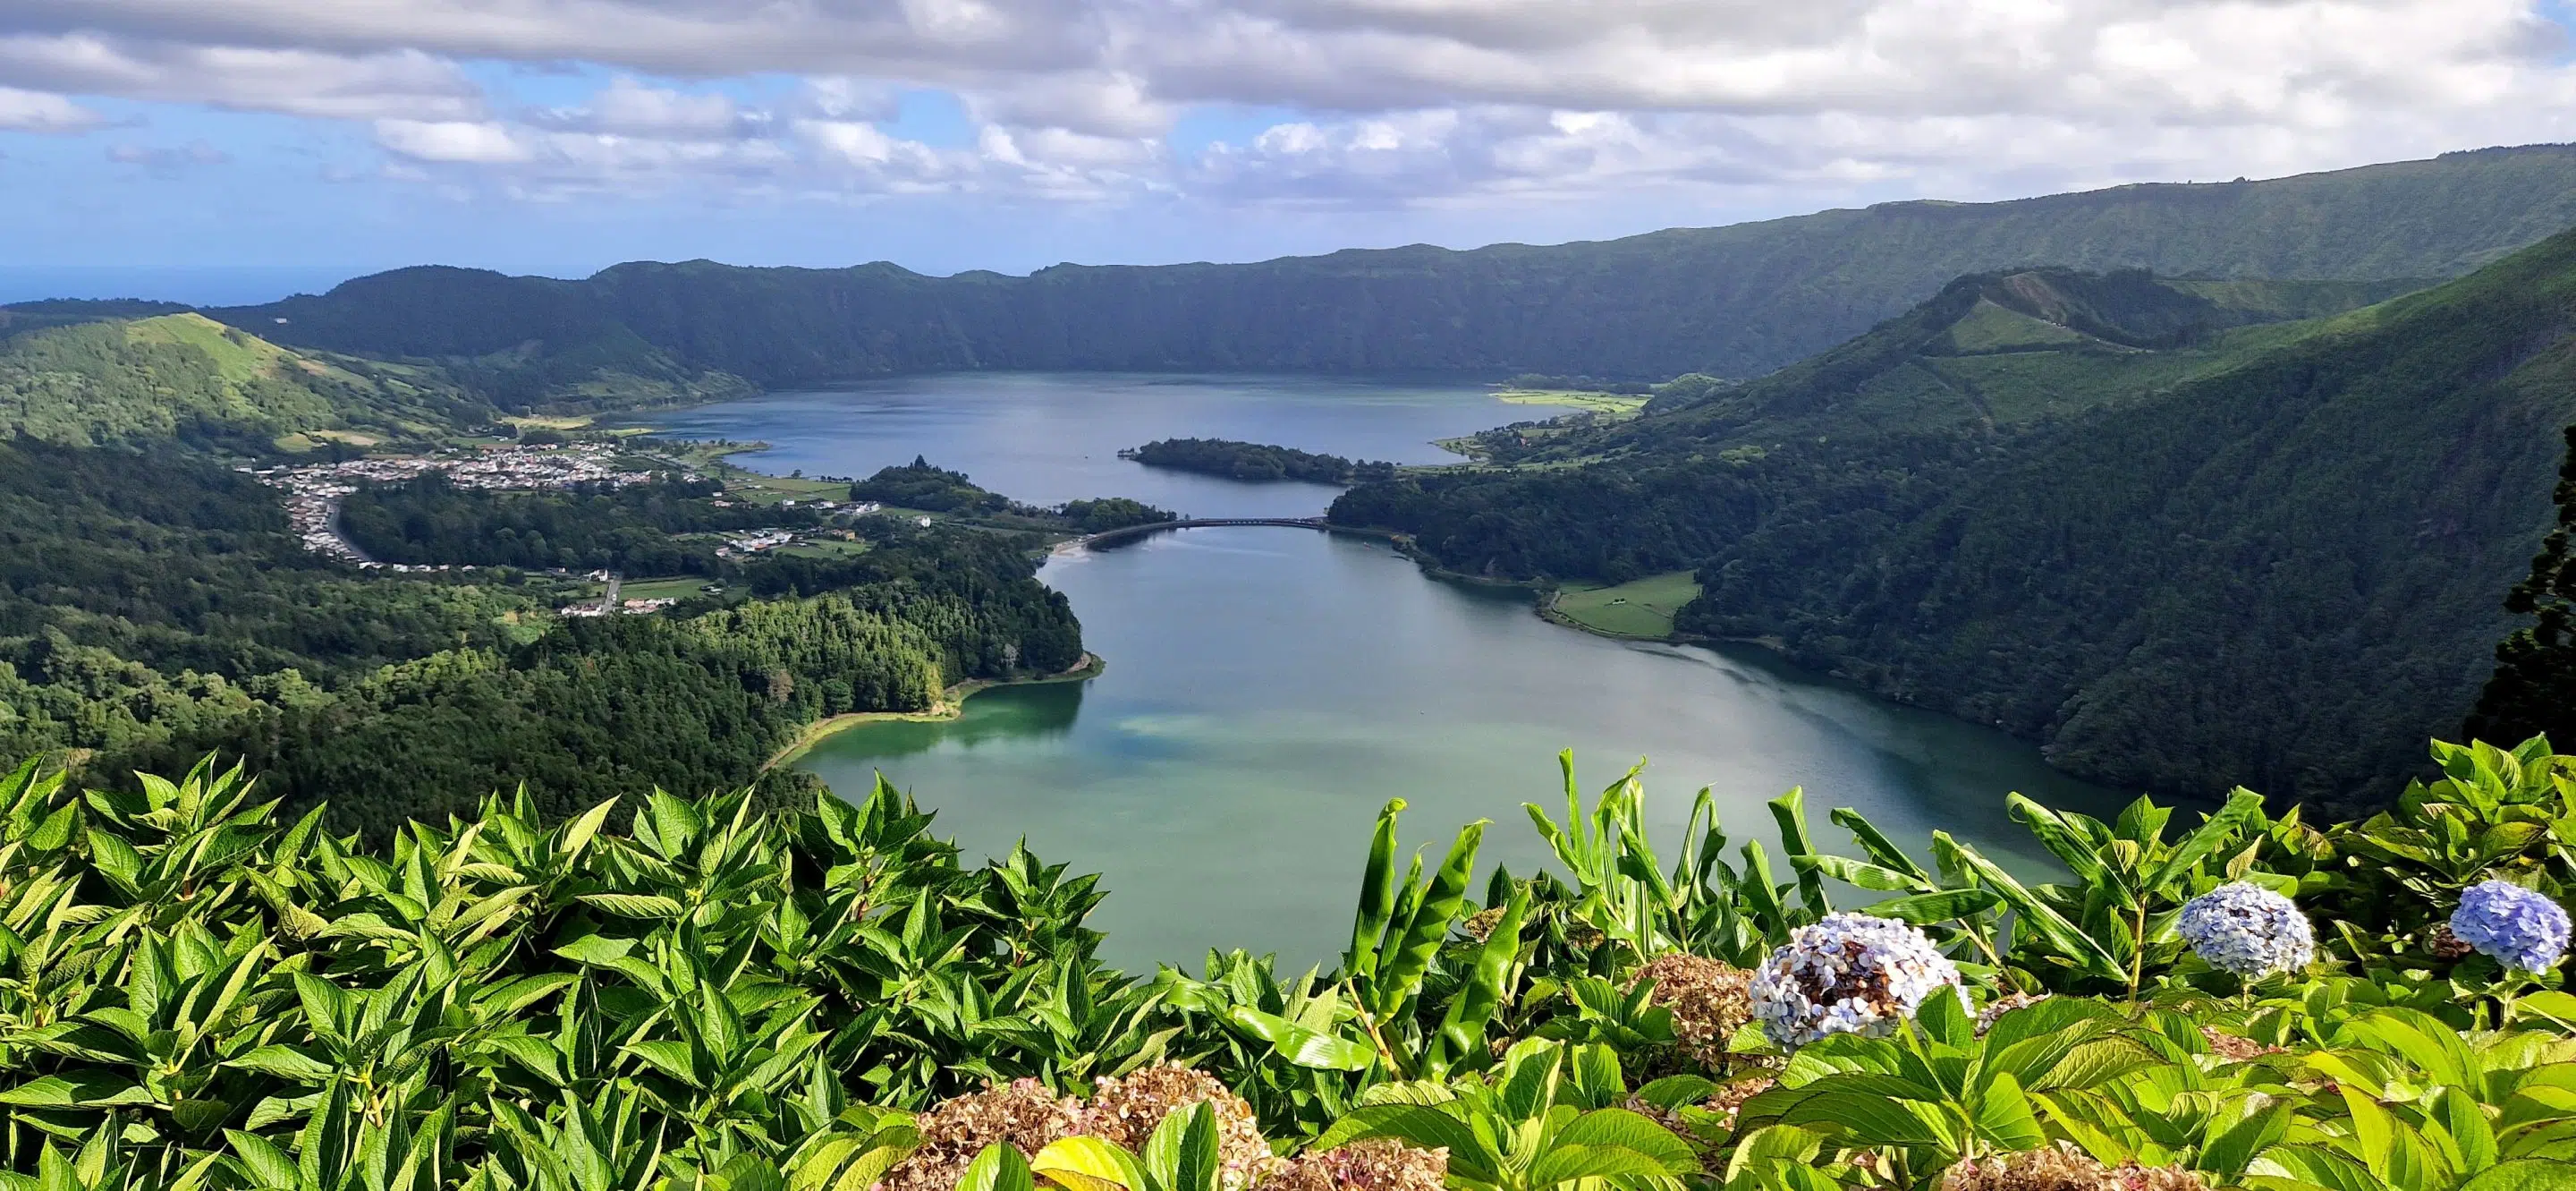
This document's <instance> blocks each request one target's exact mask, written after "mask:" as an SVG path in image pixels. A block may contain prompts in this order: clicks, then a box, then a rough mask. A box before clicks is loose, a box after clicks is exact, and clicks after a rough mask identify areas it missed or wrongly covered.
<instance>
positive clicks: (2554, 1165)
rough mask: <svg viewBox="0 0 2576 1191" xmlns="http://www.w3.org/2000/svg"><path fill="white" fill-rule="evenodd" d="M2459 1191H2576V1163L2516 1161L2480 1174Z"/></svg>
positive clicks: (2540, 1160)
mask: <svg viewBox="0 0 2576 1191" xmlns="http://www.w3.org/2000/svg"><path fill="white" fill-rule="evenodd" d="M2459 1191H2576V1163H2568V1162H2564V1161H2554V1160H2551V1159H2547V1158H2516V1159H2514V1160H2513V1161H2511V1162H2506V1163H2503V1164H2501V1165H2498V1166H2494V1167H2490V1168H2488V1169H2487V1170H2485V1171H2483V1172H2481V1173H2479V1174H2478V1175H2476V1176H2475V1177H2473V1178H2471V1179H2470V1180H2469V1181H2467V1182H2465V1183H2462V1184H2460V1186H2459Z"/></svg>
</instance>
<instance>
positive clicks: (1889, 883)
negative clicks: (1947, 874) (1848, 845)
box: [1791, 855, 1931, 892]
mask: <svg viewBox="0 0 2576 1191" xmlns="http://www.w3.org/2000/svg"><path fill="white" fill-rule="evenodd" d="M1791 860H1792V861H1799V862H1804V863H1805V864H1807V865H1809V866H1811V867H1813V868H1814V869H1815V870H1816V871H1818V872H1821V873H1823V874H1825V875H1826V876H1828V877H1832V878H1833V879H1835V880H1837V881H1840V882H1842V883H1844V884H1846V885H1854V886H1858V887H1859V888H1862V889H1876V890H1880V891H1882V892H1892V891H1896V890H1904V889H1922V888H1924V887H1926V886H1928V885H1930V884H1931V882H1929V881H1925V880H1923V879H1921V878H1919V877H1916V876H1914V875H1913V874H1911V873H1902V872H1898V871H1897V870H1895V869H1892V868H1888V867H1886V866H1884V865H1876V864H1869V863H1866V862H1864V861H1859V860H1854V859H1851V858H1850V857H1848V856H1834V855H1821V856H1795V857H1791Z"/></svg>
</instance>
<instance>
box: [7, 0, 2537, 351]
mask: <svg viewBox="0 0 2576 1191" xmlns="http://www.w3.org/2000/svg"><path fill="white" fill-rule="evenodd" d="M2570 15H2571V14H2570V10H2569V8H2568V7H2567V5H2566V4H2565V3H2561V2H2560V0H2216V2H2210V0H219V2H217V0H0V298H19V297H27V296H35V295H34V294H32V293H29V292H24V291H27V290H28V289H30V288H31V287H32V288H34V289H35V290H38V291H41V292H61V293H70V292H73V291H75V290H79V291H84V292H87V291H102V292H104V291H106V290H119V291H120V292H121V290H123V289H130V288H133V287H134V286H138V285H146V284H148V285H157V286H160V287H161V288H162V289H164V290H168V291H190V290H193V291H194V292H173V293H171V294H170V296H176V297H181V298H185V299H188V300H198V301H221V300H254V299H256V298H259V297H267V296H275V295H274V294H269V293H258V292H235V291H243V290H244V289H245V287H247V290H248V291H263V290H276V291H278V292H280V293H282V292H285V290H287V289H290V288H302V289H316V288H321V287H323V286H327V285H328V284H329V283H330V281H332V280H335V279H337V278H339V277H342V276H347V275H353V274H356V273H361V272H367V271H372V270H376V269H382V268H390V267H395V266H399V265H405V264H416V263H427V262H436V263H444V264H459V265H470V266H479V267H487V268H496V269H503V270H507V271H510V272H523V273H543V274H548V275H553V276H567V277H577V276H583V275H586V274H588V273H591V272H593V271H596V270H598V269H600V268H603V267H605V266H607V265H610V264H613V263H616V262H618V261H622V260H633V259H659V260H683V259H689V258H694V257H708V258H714V259H718V260H724V261H730V262H734V263H739V264H753V265H785V264H793V265H817V266H837V265H846V264H854V263H860V262H865V261H873V260H890V261H893V262H896V263H898V264H901V265H904V266H906V267H909V268H913V269H918V270H921V271H923V272H929V273H940V274H945V273H951V272H956V271H959V270H964V269H976V268H984V269H997V270H1002V271H1006V272H1014V273H1019V272H1026V271H1028V270H1030V269H1034V268H1038V267H1042V266H1045V265H1049V264H1054V263H1057V262H1061V261H1079V262H1085V263H1161V262H1169V261H1183V260H1219V261H1230V260H1254V259H1262V258H1266V257H1273V256H1280V255H1289V254H1299V253H1312V252H1324V251H1331V250H1333V249H1336V248H1344V247H1386V246H1392V245H1399V244H1408V243H1422V242H1427V243H1434V244H1442V245H1447V246H1451V247H1472V246H1475V245H1479V244H1486V243H1494V242H1500V241H1519V242H1526V243H1555V242H1561V241H1566V240H1580V239H1602V238H1608V237H1614V236H1620V235H1628V234H1633V233H1637V232H1642V231H1648V230H1652V229H1655V228H1660V227H1671V226H1708V225H1715V224H1724V223H1733V222H1739V221H1742V220H1747V219H1760V218H1768V217H1773V216H1779V215H1788V214H1797V213H1803V212H1806V211H1812V210H1817V209H1822V208H1827V207H1836V206H1856V205H1862V204H1866V203H1870V202H1877V201H1884V200H1889V199H1902V198H1948V199H1960V200H1989V199H2000V198H2013V197H2021V196H2026V195H2032V194H2046V193H2054V192H2058V191H2065V190H2076V189H2087V188H2092V187H2098V186H2105V185H2114V184H2118V183H2123V182H2133V181H2184V180H2202V181H2210V180H2224V179H2228V178H2234V177H2258V178H2259V177H2273V176H2279V175H2284V174H2292V173H2299V172H2304V171H2309V170H2317V169H2332V168H2339V167H2344V166H2351V165H2359V164H2366V163H2369V162H2374V161H2388V160H2398V159H2404V158H2412V157H2428V156H2432V155H2434V154H2436V153H2440V152H2444V151H2447V150H2453V149H2467V148H2479V147H2484V146H2489V145H2509V144H2528V143H2535V142H2543V141H2567V140H2576V130H2572V129H2571V124H2576V55H2572V54H2571V39H2570V37H2569V21H2570ZM227 287H229V288H227ZM214 289H224V290H225V293H224V294H223V295H221V296H213V297H209V296H203V295H204V294H206V293H209V292H211V291H212V290H214Z"/></svg>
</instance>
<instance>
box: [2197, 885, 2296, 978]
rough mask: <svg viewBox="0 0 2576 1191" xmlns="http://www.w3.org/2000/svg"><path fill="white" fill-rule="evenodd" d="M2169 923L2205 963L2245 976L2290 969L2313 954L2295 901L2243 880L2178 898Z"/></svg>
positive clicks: (2263, 975)
mask: <svg viewBox="0 0 2576 1191" xmlns="http://www.w3.org/2000/svg"><path fill="white" fill-rule="evenodd" d="M2174 929H2176V930H2179V931H2181V932H2182V937H2183V940H2184V941H2185V942H2188V943H2190V944H2191V949H2192V951H2193V952H2195V953H2197V954H2198V955H2199V956H2200V958H2202V959H2204V960H2207V961H2209V966H2211V967H2213V968H2217V969H2219V970H2220V971H2223V972H2233V973H2235V974H2236V975H2237V976H2238V977H2240V978H2242V979H2246V980H2257V979H2261V978H2262V977H2265V976H2269V975H2271V974H2272V973H2274V972H2295V971H2298V970H2299V969H2301V968H2305V967H2307V966H2308V965H2309V964H2310V963H2311V962H2313V961H2314V960H2315V959H2316V958H2317V939H2316V934H2315V932H2314V931H2312V930H2311V929H2310V928H2309V926H2308V916H2307V915H2305V914H2302V913H2300V912H2299V907H2298V906H2297V904H2295V903H2293V902H2292V901H2291V900H2290V899H2288V898H2286V897H2283V896H2281V895H2280V894H2277V893H2274V892H2272V891H2271V890H2269V889H2265V888H2263V887H2262V886H2260V885H2256V884H2252V883H2250V882H2246V881H2233V882H2230V883H2228V884H2225V885H2221V886H2219V887H2218V888H2216V889H2212V890H2210V891H2209V892H2207V893H2204V894H2201V895H2200V896H2199V897H2195V898H2193V899H2191V900H2190V901H2188V902H2185V903H2183V907H2182V916H2181V917H2180V918H2179V919H2177V920H2176V921H2175V923H2174Z"/></svg>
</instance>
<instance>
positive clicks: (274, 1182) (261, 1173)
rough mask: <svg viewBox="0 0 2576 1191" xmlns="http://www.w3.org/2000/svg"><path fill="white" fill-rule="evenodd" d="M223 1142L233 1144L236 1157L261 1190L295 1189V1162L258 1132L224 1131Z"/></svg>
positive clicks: (279, 1190) (283, 1190) (285, 1190)
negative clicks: (256, 1181)
mask: <svg viewBox="0 0 2576 1191" xmlns="http://www.w3.org/2000/svg"><path fill="white" fill-rule="evenodd" d="M224 1140H225V1141H227V1142H230V1143H232V1147H233V1154H234V1155H235V1156H236V1157H239V1158H240V1159H241V1163H242V1167H243V1169H245V1170H248V1171H249V1172H250V1175H251V1177H252V1178H254V1179H257V1180H259V1182H258V1184H257V1185H258V1186H259V1187H261V1188H264V1189H266V1188H274V1189H276V1191H290V1189H291V1188H293V1187H294V1186H295V1161H294V1160H293V1159H291V1158H288V1157H287V1156H286V1151H284V1150H281V1149H279V1148H277V1144H276V1143H275V1142H272V1141H270V1140H268V1139H267V1138H265V1137H261V1136H260V1135H258V1134H256V1133H243V1132H240V1131H238V1130H233V1129H226V1130H224Z"/></svg>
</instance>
